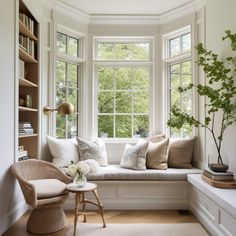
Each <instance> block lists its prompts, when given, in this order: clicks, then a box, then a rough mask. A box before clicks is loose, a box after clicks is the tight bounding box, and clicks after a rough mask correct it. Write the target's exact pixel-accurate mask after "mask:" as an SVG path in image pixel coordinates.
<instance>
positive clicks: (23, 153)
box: [18, 150, 28, 158]
mask: <svg viewBox="0 0 236 236" xmlns="http://www.w3.org/2000/svg"><path fill="white" fill-rule="evenodd" d="M27 155H28V153H27V151H26V150H25V151H21V152H18V158H21V157H24V156H27Z"/></svg>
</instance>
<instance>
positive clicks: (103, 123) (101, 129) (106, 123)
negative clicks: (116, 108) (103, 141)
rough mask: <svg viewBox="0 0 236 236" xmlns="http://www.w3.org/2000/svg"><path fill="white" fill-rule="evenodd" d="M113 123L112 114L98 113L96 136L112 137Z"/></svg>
mask: <svg viewBox="0 0 236 236" xmlns="http://www.w3.org/2000/svg"><path fill="white" fill-rule="evenodd" d="M113 124H114V116H113V115H112V116H110V115H99V116H98V137H107V138H113V137H114V132H113V127H114V126H113Z"/></svg>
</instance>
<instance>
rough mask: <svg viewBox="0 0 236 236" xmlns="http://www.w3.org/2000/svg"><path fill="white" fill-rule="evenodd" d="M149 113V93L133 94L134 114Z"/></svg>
mask: <svg viewBox="0 0 236 236" xmlns="http://www.w3.org/2000/svg"><path fill="white" fill-rule="evenodd" d="M148 112H149V93H148V92H135V93H134V113H148Z"/></svg>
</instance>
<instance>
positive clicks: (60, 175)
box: [50, 163, 73, 184]
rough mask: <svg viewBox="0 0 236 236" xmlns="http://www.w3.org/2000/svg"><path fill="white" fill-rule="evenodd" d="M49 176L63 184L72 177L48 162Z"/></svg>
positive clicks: (68, 181) (67, 182) (70, 180)
mask: <svg viewBox="0 0 236 236" xmlns="http://www.w3.org/2000/svg"><path fill="white" fill-rule="evenodd" d="M50 178H53V179H58V180H60V181H62V182H63V183H65V184H69V183H71V182H72V180H73V179H72V178H71V177H69V176H68V175H66V174H65V173H64V172H63V171H62V170H61V169H59V168H58V167H57V166H55V165H54V164H52V163H50Z"/></svg>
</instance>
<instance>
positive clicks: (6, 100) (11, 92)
mask: <svg viewBox="0 0 236 236" xmlns="http://www.w3.org/2000/svg"><path fill="white" fill-rule="evenodd" d="M0 16H1V19H4V20H1V21H0V32H1V39H0V40H1V43H0V52H1V53H0V81H1V83H0V95H1V98H0V107H1V116H0V131H1V132H0V149H1V158H0V159H1V161H0V163H1V164H0V201H1V204H0V235H1V234H2V233H3V231H5V230H6V229H7V227H9V226H10V225H11V224H12V223H14V221H15V220H16V219H17V218H18V217H20V216H21V215H22V213H24V211H25V209H26V208H25V204H24V200H23V198H22V194H21V191H20V190H19V186H18V184H17V183H16V181H15V179H14V177H13V176H12V174H11V171H10V166H11V165H12V164H13V163H14V161H15V119H17V117H14V114H15V1H14V0H8V1H1V3H0Z"/></svg>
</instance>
